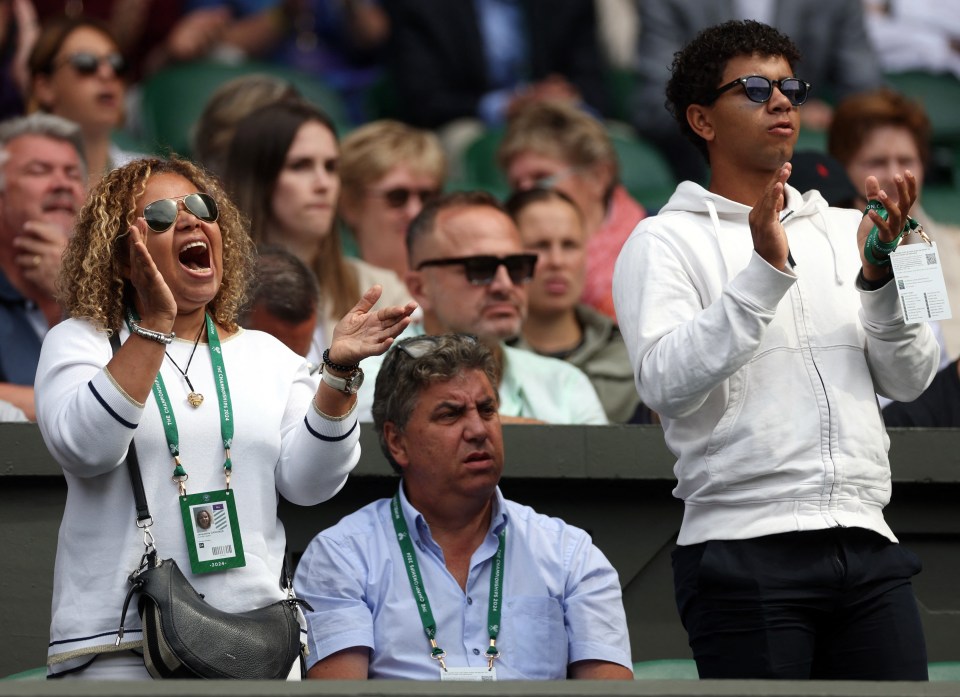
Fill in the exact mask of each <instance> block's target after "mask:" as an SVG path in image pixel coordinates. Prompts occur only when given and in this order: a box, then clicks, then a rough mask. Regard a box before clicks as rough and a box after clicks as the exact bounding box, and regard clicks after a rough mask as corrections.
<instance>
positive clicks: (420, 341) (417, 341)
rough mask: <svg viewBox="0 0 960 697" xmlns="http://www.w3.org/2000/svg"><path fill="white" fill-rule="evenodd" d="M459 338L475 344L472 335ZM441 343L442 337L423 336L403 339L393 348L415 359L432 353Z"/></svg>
mask: <svg viewBox="0 0 960 697" xmlns="http://www.w3.org/2000/svg"><path fill="white" fill-rule="evenodd" d="M459 336H460V337H462V338H463V339H465V340H466V341H469V342H470V343H474V344H475V343H477V337H475V336H474V335H473V334H460V335H459ZM441 341H443V336H435V335H433V334H424V335H423V336H411V337H410V338H409V339H403V340H401V341H399V342H398V343H397V344H396V346H395V348H397V349H399V350H400V351H402V352H403V353H405V354H407V355H408V356H410V358H413V359H417V358H420V357H422V356H426V355H427V354H428V353H430V352H431V351H433V350H434V349H435V348H436V347H437V346H439V345H440V343H441Z"/></svg>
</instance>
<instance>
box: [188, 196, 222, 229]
mask: <svg viewBox="0 0 960 697" xmlns="http://www.w3.org/2000/svg"><path fill="white" fill-rule="evenodd" d="M183 205H184V206H186V207H187V210H188V211H190V212H191V213H193V214H194V215H195V216H197V217H198V218H200V220H202V221H203V222H205V223H212V222H215V221H216V220H217V218H219V217H220V209H219V208H217V202H216V201H214V200H213V197H212V196H210V195H209V194H190V195H189V196H185V197H184V199H183Z"/></svg>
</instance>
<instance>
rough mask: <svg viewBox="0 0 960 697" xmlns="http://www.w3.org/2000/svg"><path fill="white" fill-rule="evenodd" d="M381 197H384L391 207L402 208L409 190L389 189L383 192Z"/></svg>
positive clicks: (407, 198)
mask: <svg viewBox="0 0 960 697" xmlns="http://www.w3.org/2000/svg"><path fill="white" fill-rule="evenodd" d="M383 198H384V199H386V201H387V205H388V206H390V207H391V208H403V207H404V206H405V205H407V201H409V200H410V190H409V189H390V190H389V191H385V192H384V193H383Z"/></svg>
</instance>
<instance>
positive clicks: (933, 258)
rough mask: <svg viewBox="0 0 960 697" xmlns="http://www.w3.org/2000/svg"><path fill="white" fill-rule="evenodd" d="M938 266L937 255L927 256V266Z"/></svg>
mask: <svg viewBox="0 0 960 697" xmlns="http://www.w3.org/2000/svg"><path fill="white" fill-rule="evenodd" d="M936 264H937V255H936V254H933V253H930V254H928V255H927V266H936Z"/></svg>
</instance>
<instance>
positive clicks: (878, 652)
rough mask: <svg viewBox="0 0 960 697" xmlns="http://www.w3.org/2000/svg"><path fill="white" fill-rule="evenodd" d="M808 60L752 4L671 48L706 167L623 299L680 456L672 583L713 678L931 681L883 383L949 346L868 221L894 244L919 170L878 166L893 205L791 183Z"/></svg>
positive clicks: (645, 245) (625, 327)
mask: <svg viewBox="0 0 960 697" xmlns="http://www.w3.org/2000/svg"><path fill="white" fill-rule="evenodd" d="M799 58H800V56H799V54H798V51H797V49H796V47H795V46H794V44H793V43H792V42H791V41H790V39H789V38H787V37H786V36H784V35H783V34H780V33H779V32H777V31H776V30H774V29H772V28H770V27H768V26H766V25H764V24H760V23H758V22H752V21H746V22H727V23H725V24H722V25H718V26H716V27H712V28H709V29H706V30H704V31H703V32H702V33H701V34H699V35H698V36H697V37H696V38H695V39H694V40H693V41H692V42H691V43H690V44H688V45H687V46H686V47H685V48H684V49H683V50H682V51H681V52H679V53H678V54H677V55H676V57H675V59H674V64H673V68H672V77H671V80H670V83H669V85H668V86H667V101H668V106H669V107H670V109H671V110H672V112H673V114H674V116H675V117H676V119H677V121H678V122H679V124H680V127H681V129H682V130H683V131H684V133H685V134H686V135H687V136H688V137H689V138H690V139H691V140H692V141H693V142H694V143H695V144H696V145H697V146H698V147H699V148H700V150H701V152H702V153H703V154H704V155H705V157H706V158H707V161H708V163H709V165H710V169H711V177H710V184H709V187H708V188H707V189H704V188H703V187H701V186H699V185H697V184H694V183H692V182H689V181H688V182H683V183H681V184H680V185H679V186H678V187H677V190H676V192H675V193H674V195H673V197H672V198H671V199H670V201H669V202H668V203H667V205H666V206H664V208H663V209H661V211H660V213H659V215H657V216H655V217H651V218H647V219H645V220H644V221H642V222H641V223H640V225H639V226H638V227H637V229H636V230H635V231H634V233H633V235H632V236H631V237H630V239H629V240H628V241H627V243H626V245H625V246H624V248H623V251H622V252H621V254H620V257H619V260H618V262H617V268H616V273H615V275H614V299H615V303H616V308H617V315H618V317H619V320H620V329H621V331H622V332H623V335H624V338H625V340H626V343H627V347H628V349H629V351H630V358H631V362H632V364H633V371H634V376H635V379H636V383H637V388H638V390H639V393H640V397H641V399H642V400H643V402H644V403H645V404H647V405H649V406H650V408H651V409H653V410H655V411H656V412H658V413H659V414H660V415H661V419H662V422H663V426H664V430H665V437H666V441H667V445H668V446H669V447H670V449H671V451H672V452H673V453H674V454H675V455H676V456H677V464H676V466H675V473H676V475H677V479H678V485H677V487H676V489H675V490H674V494H675V495H676V496H677V497H679V498H682V499H683V500H684V502H685V508H684V510H685V512H684V518H683V524H682V526H681V529H680V535H679V538H678V540H677V544H678V546H677V547H676V549H675V551H674V556H673V561H674V584H675V589H676V596H677V607H678V609H679V612H680V616H681V619H682V621H683V623H684V627H685V628H686V629H687V632H688V635H689V639H690V646H691V648H692V649H693V653H694V657H695V659H696V661H697V667H698V670H699V672H700V677H701V678H786V679H804V678H814V679H842V678H848V679H864V680H880V679H890V680H894V679H896V680H925V679H926V678H927V659H926V650H925V648H924V639H923V632H922V627H921V623H920V617H919V612H918V609H917V604H916V600H915V597H914V595H913V589H912V586H911V583H910V579H911V577H912V576H913V575H914V574H916V573H917V572H918V571H919V570H920V562H919V560H918V559H917V558H916V556H914V555H913V554H912V553H910V552H909V551H907V550H905V549H903V548H902V547H901V546H900V545H899V544H897V539H896V537H895V536H894V534H893V532H892V531H891V530H890V528H889V527H888V526H887V524H886V522H885V521H884V517H883V507H884V505H885V504H886V503H887V501H888V500H889V498H890V466H889V461H888V459H887V449H888V446H889V440H888V438H887V435H886V432H885V431H884V428H883V423H882V421H881V418H880V412H879V409H878V407H877V401H876V397H875V394H876V393H879V394H882V395H886V396H889V397H891V398H893V399H899V400H912V399H914V398H916V397H917V395H919V394H920V393H921V392H922V391H923V390H924V388H925V387H926V385H927V384H928V383H929V382H930V381H931V380H932V378H933V376H934V374H935V373H936V369H937V364H938V359H939V349H938V347H937V344H936V341H935V340H934V338H933V335H932V334H931V332H930V330H929V328H928V327H927V325H926V324H909V325H908V324H904V321H903V316H902V313H901V309H900V305H899V302H898V297H897V291H896V287H895V285H896V284H894V283H890V282H889V281H890V280H891V279H892V272H891V270H890V266H889V263H882V262H884V261H887V260H886V259H884V258H879V257H873V258H874V259H876V260H877V261H879V262H881V263H877V264H875V263H870V262H868V261H867V259H866V258H865V257H864V252H863V248H864V243H865V241H866V239H867V236H868V233H869V232H870V229H871V227H873V226H876V227H877V229H878V231H879V237H880V240H881V242H890V241H892V240H893V238H894V237H895V236H896V234H897V233H898V232H899V231H900V229H901V228H902V227H903V225H904V224H905V222H906V213H907V211H909V209H910V206H911V205H912V204H913V202H914V200H915V199H916V195H917V186H916V180H915V178H914V177H913V175H912V174H911V173H910V172H904V173H903V174H902V175H900V176H898V177H897V178H896V189H897V190H896V191H881V190H880V187H879V185H878V183H877V181H876V179H873V178H869V179H868V180H867V182H866V189H867V192H868V193H869V194H870V198H871V199H878V200H879V201H880V202H882V203H883V204H884V205H885V207H886V209H887V212H888V215H889V217H888V219H887V220H886V221H884V220H883V219H882V218H881V217H880V216H879V215H877V214H876V212H875V211H871V212H870V213H868V215H867V216H866V217H865V218H863V219H862V220H861V214H860V213H859V212H856V211H851V210H842V209H836V208H829V207H828V206H827V204H826V203H825V202H824V201H823V199H822V197H821V196H820V195H819V194H818V193H816V192H815V191H812V192H809V193H807V194H806V195H801V194H800V192H798V191H797V190H796V189H794V188H792V187H791V186H789V183H788V180H789V177H790V163H789V161H790V158H791V156H792V154H793V148H794V145H795V143H796V140H797V134H798V129H799V123H800V116H799V108H801V107H800V105H801V104H802V103H803V102H804V101H805V99H806V96H807V94H808V91H809V86H808V85H807V84H806V83H805V82H803V81H802V80H800V79H797V77H796V75H795V72H794V66H795V65H796V64H797V62H798V61H799ZM801 77H802V76H801Z"/></svg>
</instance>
